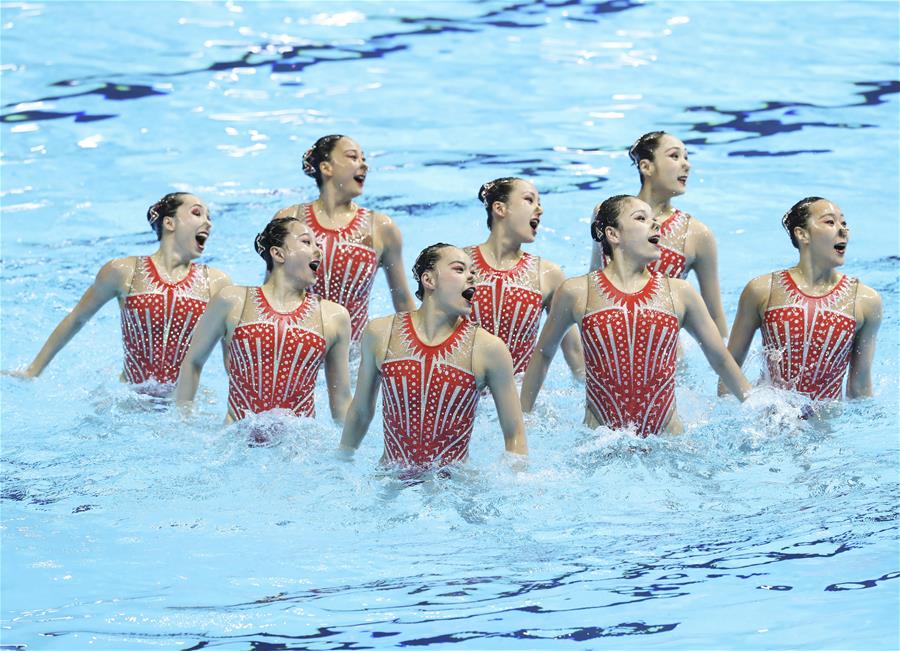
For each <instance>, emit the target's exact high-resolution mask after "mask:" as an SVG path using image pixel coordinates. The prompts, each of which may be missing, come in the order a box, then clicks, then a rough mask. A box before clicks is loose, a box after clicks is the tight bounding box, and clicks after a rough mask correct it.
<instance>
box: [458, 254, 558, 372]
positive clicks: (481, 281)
mask: <svg viewBox="0 0 900 651" xmlns="http://www.w3.org/2000/svg"><path fill="white" fill-rule="evenodd" d="M465 251H466V253H467V254H468V255H469V257H470V258H472V263H473V266H474V268H475V273H476V283H477V284H476V287H475V296H474V298H473V300H472V314H471V319H472V320H473V321H474V322H475V323H477V324H479V325H480V326H481V327H482V328H484V329H485V330H487V331H488V332H490V333H491V334H494V335H497V336H498V337H500V339H502V340H503V341H504V343H505V344H506V345H507V347H508V348H509V352H510V354H511V355H512V360H513V370H514V372H515V373H524V372H525V368H526V367H527V366H528V360H530V359H531V353H532V352H533V351H534V345H535V342H536V341H537V335H538V325H539V324H540V321H541V307H542V305H541V303H542V299H543V297H542V295H541V277H540V262H541V259H540V258H538V257H537V256H533V255H531V254H529V253H522V257H521V258H520V259H519V261H518V262H517V263H516V265H515V266H514V267H512V268H511V269H506V270H504V269H495V268H493V267H492V266H491V265H490V264H488V262H487V260H485V258H484V255H483V254H482V253H481V250H480V249H479V248H478V247H477V246H470V247H466V249H465Z"/></svg>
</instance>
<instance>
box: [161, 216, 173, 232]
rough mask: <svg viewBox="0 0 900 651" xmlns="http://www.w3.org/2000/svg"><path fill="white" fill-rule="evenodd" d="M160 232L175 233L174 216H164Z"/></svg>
mask: <svg viewBox="0 0 900 651" xmlns="http://www.w3.org/2000/svg"><path fill="white" fill-rule="evenodd" d="M162 230H164V231H168V232H169V233H173V232H174V231H175V215H166V216H165V217H163V222H162Z"/></svg>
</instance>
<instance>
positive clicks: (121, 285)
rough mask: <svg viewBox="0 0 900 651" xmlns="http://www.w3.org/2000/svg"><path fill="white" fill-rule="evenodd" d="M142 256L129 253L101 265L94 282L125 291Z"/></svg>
mask: <svg viewBox="0 0 900 651" xmlns="http://www.w3.org/2000/svg"><path fill="white" fill-rule="evenodd" d="M142 257H143V256H136V255H128V256H125V257H123V258H113V259H112V260H109V261H107V262H106V264H104V265H103V266H102V267H100V271H98V272H97V278H96V280H95V281H94V283H95V284H97V285H104V286H107V287H114V288H116V289H118V290H120V291H121V292H124V291H125V290H126V289H127V288H128V287H129V286H130V285H131V279H132V277H133V276H134V272H135V269H136V268H137V265H138V262H139V261H140V259H141V258H142Z"/></svg>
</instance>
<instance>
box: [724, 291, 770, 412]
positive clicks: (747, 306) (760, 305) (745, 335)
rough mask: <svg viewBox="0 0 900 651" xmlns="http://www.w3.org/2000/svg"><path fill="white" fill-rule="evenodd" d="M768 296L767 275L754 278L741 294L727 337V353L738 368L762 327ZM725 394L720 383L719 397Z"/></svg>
mask: <svg viewBox="0 0 900 651" xmlns="http://www.w3.org/2000/svg"><path fill="white" fill-rule="evenodd" d="M768 295H769V276H768V275H765V276H759V277H758V278H754V279H753V280H751V281H750V282H749V283H747V286H746V287H744V291H743V292H741V298H740V300H739V301H738V309H737V314H736V315H735V317H734V323H732V324H731V335H730V336H729V337H728V352H729V353H731V356H732V357H733V358H734V361H735V363H736V364H737V365H738V366H743V365H744V360H745V359H747V353H748V352H749V350H750V344H752V343H753V337H754V336H755V335H756V331H757V330H759V328H760V327H761V326H762V312H763V309H764V306H765V301H766V300H767V297H768ZM727 393H728V391H727V389H726V388H725V384H724V383H723V382H720V383H719V395H720V396H724V395H726V394H727Z"/></svg>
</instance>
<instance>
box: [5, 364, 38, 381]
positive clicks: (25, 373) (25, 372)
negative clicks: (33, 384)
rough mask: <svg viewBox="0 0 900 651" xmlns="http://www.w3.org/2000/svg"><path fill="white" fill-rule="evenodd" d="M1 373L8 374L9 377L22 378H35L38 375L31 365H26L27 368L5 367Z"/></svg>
mask: <svg viewBox="0 0 900 651" xmlns="http://www.w3.org/2000/svg"><path fill="white" fill-rule="evenodd" d="M0 375H8V376H9V377H16V378H19V379H20V380H33V379H34V378H36V377H37V373H35V372H34V371H32V370H31V367H30V366H26V367H25V368H14V369H3V370H0Z"/></svg>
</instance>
